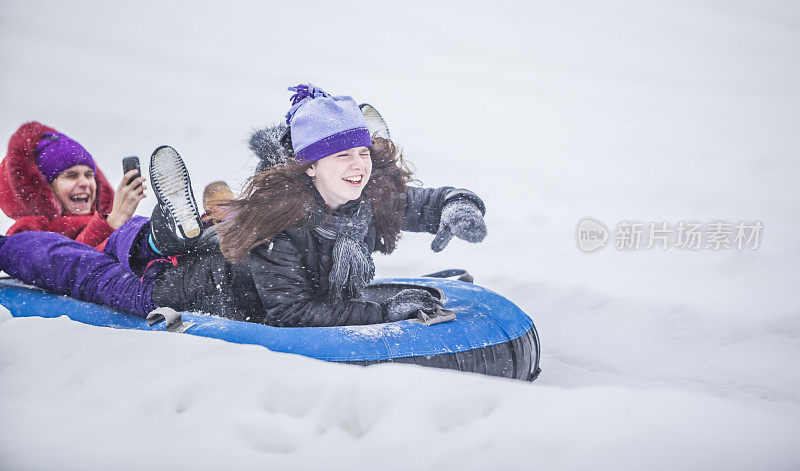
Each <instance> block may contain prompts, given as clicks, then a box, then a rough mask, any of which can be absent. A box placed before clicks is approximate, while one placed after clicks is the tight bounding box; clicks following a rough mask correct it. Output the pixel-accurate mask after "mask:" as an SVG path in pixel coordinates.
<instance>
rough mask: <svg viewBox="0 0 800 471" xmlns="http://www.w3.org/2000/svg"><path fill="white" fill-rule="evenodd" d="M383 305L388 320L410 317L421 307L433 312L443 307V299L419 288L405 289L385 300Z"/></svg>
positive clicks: (427, 311)
mask: <svg viewBox="0 0 800 471" xmlns="http://www.w3.org/2000/svg"><path fill="white" fill-rule="evenodd" d="M381 306H383V313H384V319H385V320H386V322H394V321H401V320H403V319H409V318H411V317H414V315H416V313H417V311H419V310H420V309H421V310H423V311H425V312H426V313H432V312H434V311H435V310H437V309H441V308H442V307H443V306H442V301H440V300H439V299H437V298H436V297H434V296H433V295H432V294H431V293H430V291H426V290H424V289H417V288H409V289H404V290H403V291H400V292H399V293H397V294H395V295H394V296H392V297H391V298H389V299H387V300H386V301H384V302H383V303H382V304H381Z"/></svg>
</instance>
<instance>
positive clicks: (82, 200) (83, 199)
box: [69, 195, 89, 205]
mask: <svg viewBox="0 0 800 471" xmlns="http://www.w3.org/2000/svg"><path fill="white" fill-rule="evenodd" d="M69 200H70V201H72V202H73V203H76V204H79V205H84V204H88V203H89V195H72V196H70V197H69Z"/></svg>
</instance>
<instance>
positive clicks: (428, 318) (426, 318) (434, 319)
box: [417, 309, 456, 327]
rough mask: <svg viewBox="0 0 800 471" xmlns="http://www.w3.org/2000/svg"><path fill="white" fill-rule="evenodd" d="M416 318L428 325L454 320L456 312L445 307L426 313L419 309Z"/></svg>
mask: <svg viewBox="0 0 800 471" xmlns="http://www.w3.org/2000/svg"><path fill="white" fill-rule="evenodd" d="M417 320H418V321H419V323H420V324H422V325H425V326H429V327H430V326H432V325H434V324H441V323H442V322H450V321H454V320H456V313H455V312H453V311H450V310H447V309H437V310H435V311H433V313H432V314H428V313H426V312H425V311H423V310H422V309H420V310H419V311H417Z"/></svg>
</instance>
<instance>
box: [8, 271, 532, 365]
mask: <svg viewBox="0 0 800 471" xmlns="http://www.w3.org/2000/svg"><path fill="white" fill-rule="evenodd" d="M412 287H413V288H422V289H426V290H428V291H430V292H431V293H432V294H433V295H434V296H437V297H438V298H440V299H441V300H442V301H443V304H444V307H445V309H447V310H449V311H452V312H454V313H455V316H456V318H455V320H452V321H449V322H442V323H439V324H434V325H425V324H423V323H421V322H420V321H418V320H416V319H412V320H404V321H399V322H390V323H385V324H371V325H355V326H339V327H272V326H268V325H263V324H255V323H251V322H242V321H235V320H231V319H225V318H220V317H215V316H210V315H204V314H199V313H183V314H182V320H183V324H182V326H181V329H180V331H181V332H183V333H186V334H191V335H199V336H202V337H212V338H217V339H222V340H227V341H229V342H235V343H243V344H255V345H263V346H265V347H267V348H269V349H270V350H273V351H277V352H286V353H296V354H298V355H305V356H309V357H312V358H318V359H320V360H326V361H333V362H345V363H354V364H361V365H369V364H373V363H385V362H398V363H413V364H418V365H423V366H432V367H439V368H449V369H455V370H461V371H470V372H475V373H483V374H488V375H493V376H502V377H507V378H516V379H523V380H528V381H533V380H534V379H536V377H537V376H538V374H539V371H540V370H539V338H538V335H537V333H536V327H535V326H534V325H533V321H532V320H531V318H530V317H528V316H527V315H526V314H525V313H524V312H522V311H521V310H520V309H519V308H518V307H517V306H516V305H514V304H513V303H512V302H511V301H509V300H508V299H506V298H504V297H503V296H500V295H498V294H496V293H494V292H492V291H490V290H488V289H486V288H482V287H480V286H476V285H473V284H471V283H467V282H464V281H456V280H448V279H442V278H431V277H422V278H394V279H381V280H376V281H375V282H373V283H372V284H370V285H369V286H368V287H367V290H366V293H365V295H364V297H365V298H366V299H368V300H374V301H381V300H383V299H386V298H387V297H389V296H392V295H394V294H395V293H397V292H398V291H400V290H402V289H405V288H412ZM0 304H2V305H3V306H5V307H6V308H8V310H9V311H10V312H11V314H12V315H13V316H15V317H27V316H40V317H59V316H62V315H66V316H67V317H69V318H70V319H72V320H75V321H78V322H83V323H86V324H91V325H97V326H105V327H115V328H124V329H138V330H164V329H165V327H164V323H163V322H161V323H160V324H156V325H154V326H150V325H148V323H147V322H146V321H145V320H144V319H142V318H140V317H136V316H133V315H130V314H126V313H124V312H122V311H118V310H116V309H112V308H109V307H106V306H100V305H97V304H92V303H88V302H84V301H79V300H76V299H73V298H70V297H67V296H62V295H58V294H54V293H51V292H48V291H44V290H42V289H39V288H36V287H32V286H29V285H25V284H22V283H20V282H18V281H15V280H0Z"/></svg>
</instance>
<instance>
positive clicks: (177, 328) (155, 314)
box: [145, 307, 194, 333]
mask: <svg viewBox="0 0 800 471" xmlns="http://www.w3.org/2000/svg"><path fill="white" fill-rule="evenodd" d="M145 320H146V321H147V323H148V324H149V325H150V326H151V327H152V326H154V325H156V324H158V323H159V322H161V321H166V327H165V330H167V331H168V332H178V333H183V332H186V330H187V329H189V327H191V326H192V325H194V323H191V322H187V323H185V324H191V325H184V322H183V320H182V319H181V313H180V312H178V311H176V310H174V309H172V308H169V307H159V308H157V309H154V310H153V311H151V312H150V314H148V315H147V318H146V319H145Z"/></svg>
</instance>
